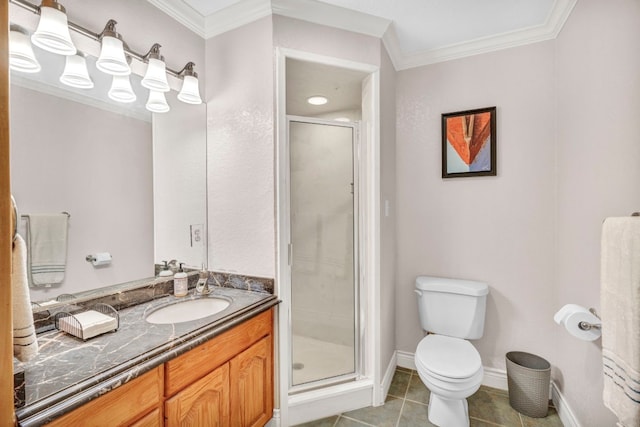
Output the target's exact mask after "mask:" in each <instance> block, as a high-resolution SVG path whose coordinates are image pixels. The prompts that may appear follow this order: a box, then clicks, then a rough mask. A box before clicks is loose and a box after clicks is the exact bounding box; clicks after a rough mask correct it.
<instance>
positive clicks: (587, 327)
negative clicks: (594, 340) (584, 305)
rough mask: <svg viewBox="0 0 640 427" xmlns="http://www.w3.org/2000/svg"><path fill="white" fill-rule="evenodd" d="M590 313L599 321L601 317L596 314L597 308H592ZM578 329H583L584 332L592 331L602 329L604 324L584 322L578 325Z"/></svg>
mask: <svg viewBox="0 0 640 427" xmlns="http://www.w3.org/2000/svg"><path fill="white" fill-rule="evenodd" d="M589 313H591V314H593V315H594V316H596V317H597V318H598V319H600V316H598V313H597V312H596V309H595V308H593V307H591V308H590V309H589ZM578 328H580V329H582V330H583V331H590V330H591V329H602V323H589V322H585V321H582V322H580V323H578Z"/></svg>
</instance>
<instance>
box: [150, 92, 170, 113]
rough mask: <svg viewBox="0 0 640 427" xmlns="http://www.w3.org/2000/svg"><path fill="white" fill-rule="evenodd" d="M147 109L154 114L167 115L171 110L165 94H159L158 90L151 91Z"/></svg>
mask: <svg viewBox="0 0 640 427" xmlns="http://www.w3.org/2000/svg"><path fill="white" fill-rule="evenodd" d="M145 107H147V110H149V111H151V112H152V113H166V112H167V111H169V110H170V108H169V104H167V99H166V98H165V96H164V92H158V91H157V90H150V91H149V99H148V100H147V104H146V105H145Z"/></svg>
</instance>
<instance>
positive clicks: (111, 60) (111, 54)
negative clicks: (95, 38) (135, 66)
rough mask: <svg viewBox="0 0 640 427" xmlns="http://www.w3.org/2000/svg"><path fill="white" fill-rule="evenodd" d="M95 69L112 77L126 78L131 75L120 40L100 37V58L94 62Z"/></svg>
mask: <svg viewBox="0 0 640 427" xmlns="http://www.w3.org/2000/svg"><path fill="white" fill-rule="evenodd" d="M96 67H97V68H98V70H100V71H102V72H103V73H107V74H111V75H113V76H127V75H129V74H131V67H129V64H128V63H127V58H126V57H125V56H124V47H123V45H122V40H120V39H118V38H116V37H111V36H104V37H102V48H101V49H100V57H99V58H98V60H97V61H96Z"/></svg>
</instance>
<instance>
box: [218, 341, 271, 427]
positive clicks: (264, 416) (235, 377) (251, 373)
mask: <svg viewBox="0 0 640 427" xmlns="http://www.w3.org/2000/svg"><path fill="white" fill-rule="evenodd" d="M229 365H230V368H231V374H230V375H231V425H233V426H234V427H250V426H251V427H253V426H256V427H262V426H264V425H265V424H266V423H267V422H268V421H269V420H270V419H271V416H272V414H273V341H272V337H271V335H267V336H266V337H264V338H262V339H261V340H260V341H258V342H257V343H255V344H254V345H252V346H251V347H249V348H248V349H247V350H245V351H243V352H242V353H240V354H239V355H238V356H236V357H234V358H233V359H231V361H230V362H229Z"/></svg>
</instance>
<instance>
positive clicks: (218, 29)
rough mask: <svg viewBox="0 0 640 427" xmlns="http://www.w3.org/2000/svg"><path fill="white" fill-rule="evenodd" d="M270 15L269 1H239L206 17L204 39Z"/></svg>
mask: <svg viewBox="0 0 640 427" xmlns="http://www.w3.org/2000/svg"><path fill="white" fill-rule="evenodd" d="M156 1H157V0H156ZM271 13H272V12H271V2H270V1H269V0H243V1H240V2H238V3H235V4H232V5H231V6H229V7H226V8H224V9H222V10H220V11H218V12H216V13H214V14H212V15H209V16H207V17H206V19H205V21H204V34H205V35H204V38H205V39H209V38H211V37H215V36H217V35H218V34H222V33H225V32H227V31H230V30H233V29H236V28H239V27H242V26H243V25H246V24H249V23H251V22H253V21H257V20H258V19H260V18H264V17H265V16H269V15H271Z"/></svg>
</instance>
